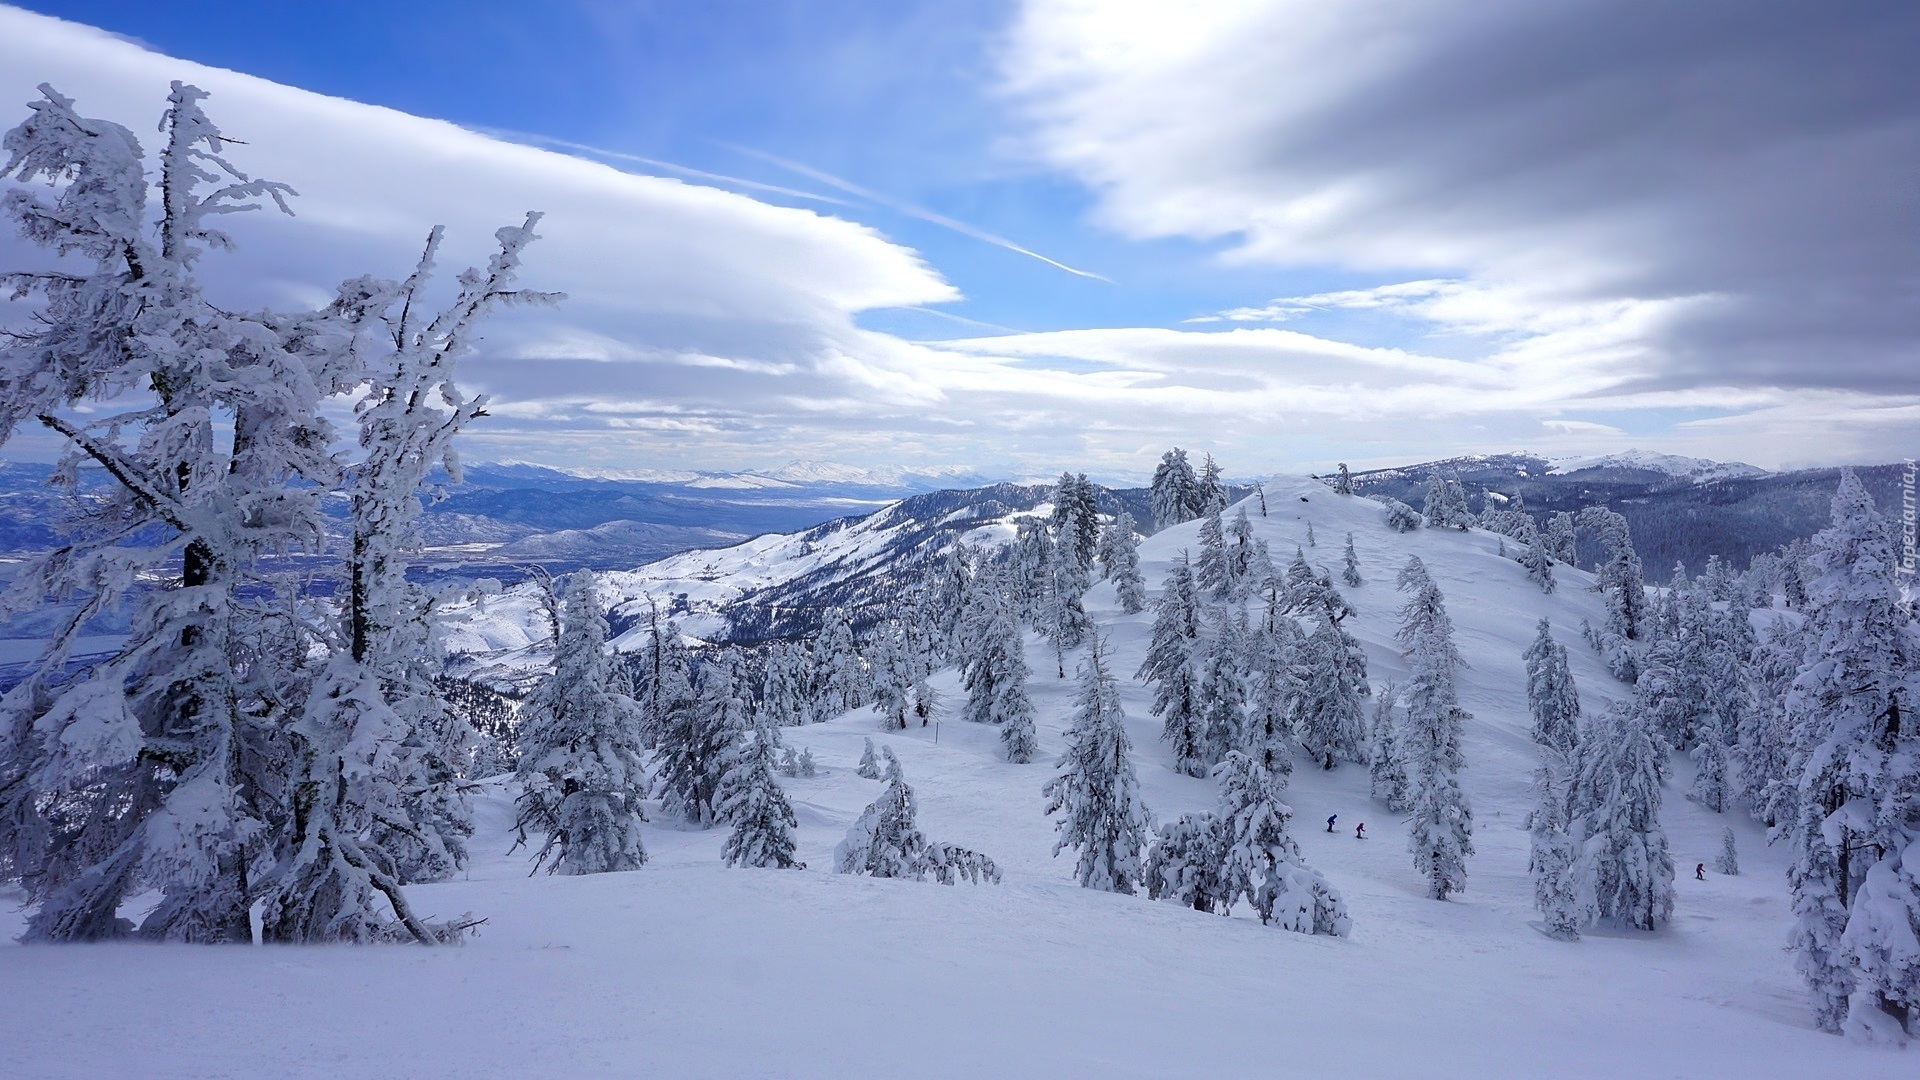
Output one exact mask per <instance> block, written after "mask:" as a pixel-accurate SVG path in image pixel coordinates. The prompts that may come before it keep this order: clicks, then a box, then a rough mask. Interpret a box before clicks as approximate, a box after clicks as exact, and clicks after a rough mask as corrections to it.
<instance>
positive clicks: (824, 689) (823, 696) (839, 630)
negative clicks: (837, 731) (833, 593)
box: [813, 607, 873, 720]
mask: <svg viewBox="0 0 1920 1080" xmlns="http://www.w3.org/2000/svg"><path fill="white" fill-rule="evenodd" d="M813 662H814V671H813V686H814V693H815V695H816V706H815V710H814V715H815V716H816V717H817V718H818V719H821V720H825V719H827V718H829V717H834V716H838V715H840V714H841V713H843V712H847V711H849V710H851V709H858V708H860V707H861V706H863V705H865V704H867V703H868V702H869V701H872V700H873V682H872V679H871V677H870V676H869V675H868V674H867V667H866V663H865V661H864V660H862V659H861V657H860V650H859V647H858V646H856V645H855V644H854V641H853V620H852V618H851V617H850V616H849V615H848V613H847V610H846V609H845V608H840V607H835V608H830V609H828V611H827V613H826V617H825V621H824V623H823V624H822V626H821V628H820V638H819V640H818V641H817V642H815V643H814V647H813Z"/></svg>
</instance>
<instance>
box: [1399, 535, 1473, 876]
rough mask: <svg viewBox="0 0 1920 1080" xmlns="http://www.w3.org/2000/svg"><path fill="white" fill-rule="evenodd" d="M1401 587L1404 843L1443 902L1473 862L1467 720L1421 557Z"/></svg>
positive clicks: (1442, 614)
mask: <svg viewBox="0 0 1920 1080" xmlns="http://www.w3.org/2000/svg"><path fill="white" fill-rule="evenodd" d="M1398 584H1399V587H1400V589H1401V590H1402V591H1404V592H1406V593H1407V594H1408V599H1407V603H1406V606H1405V607H1403V608H1402V609H1401V616H1400V632H1399V634H1400V643H1401V645H1402V646H1403V647H1404V648H1405V649H1406V650H1407V658H1408V660H1409V662H1410V664H1411V666H1412V668H1413V676H1412V680H1411V681H1410V682H1409V684H1408V687H1407V718H1406V724H1405V726H1404V728H1403V730H1402V741H1401V752H1402V754H1403V755H1404V757H1405V760H1406V762H1407V773H1408V776H1407V780H1408V793H1407V802H1408V806H1409V807H1410V810H1411V822H1410V824H1409V828H1408V830H1407V841H1408V846H1409V848H1410V849H1411V850H1412V852H1413V863H1414V867H1415V869H1417V870H1419V871H1420V873H1421V874H1422V875H1424V876H1425V877H1426V879H1427V895H1428V896H1430V897H1432V898H1433V899H1435V900H1445V899H1446V898H1447V897H1448V896H1450V895H1452V894H1453V893H1455V892H1459V891H1460V890H1462V889H1464V888H1466V883H1467V868H1466V860H1467V857H1468V856H1470V855H1472V854H1473V811H1472V809H1471V808H1470V807H1469V806H1468V805H1467V797H1466V795H1465V793H1464V792H1462V791H1461V790H1460V781H1459V771H1460V769H1461V767H1462V766H1463V765H1464V764H1465V757H1464V755H1463V754H1462V753H1461V749H1460V734H1461V727H1462V724H1463V723H1464V722H1465V721H1466V720H1467V719H1468V713H1467V711H1466V710H1465V709H1462V708H1461V707H1460V704H1459V701H1458V700H1457V698H1456V696H1455V690H1454V670H1455V669H1456V668H1457V667H1458V666H1459V665H1460V664H1461V662H1462V661H1461V659H1460V654H1459V651H1458V650H1457V649H1456V648H1455V647H1454V644H1453V623H1452V620H1451V619H1449V618H1448V617H1447V612H1446V607H1445V605H1444V603H1443V600H1442V598H1441V595H1440V589H1439V587H1438V586H1436V585H1434V583H1433V579H1432V578H1431V577H1429V576H1428V575H1427V569H1426V567H1425V566H1424V565H1423V564H1422V563H1421V562H1420V559H1419V557H1418V556H1414V557H1411V558H1409V559H1408V560H1407V565H1406V568H1405V569H1403V570H1401V571H1400V576H1399V580H1398Z"/></svg>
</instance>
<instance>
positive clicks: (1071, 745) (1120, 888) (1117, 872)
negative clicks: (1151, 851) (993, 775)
mask: <svg viewBox="0 0 1920 1080" xmlns="http://www.w3.org/2000/svg"><path fill="white" fill-rule="evenodd" d="M1123 721H1124V714H1122V712H1121V711H1120V688H1119V687H1118V686H1117V685H1116V684H1115V682H1114V678H1113V674H1112V672H1110V671H1109V670H1108V668H1107V651H1106V643H1105V642H1103V641H1102V640H1101V639H1100V637H1099V636H1098V635H1095V636H1094V638H1093V640H1092V642H1091V643H1090V644H1089V646H1088V648H1087V655H1086V658H1085V659H1083V660H1082V661H1081V662H1080V689H1079V693H1078V694H1076V695H1075V697H1074V709H1073V720H1072V723H1071V724H1070V726H1069V727H1068V729H1067V751H1066V753H1064V754H1062V755H1061V756H1060V762H1059V769H1060V771H1059V773H1058V774H1057V775H1056V776H1055V777H1054V778H1053V779H1052V780H1049V781H1047V784H1046V787H1045V788H1044V789H1042V794H1044V795H1046V797H1047V811H1046V812H1047V815H1048V816H1050V817H1051V816H1052V815H1054V814H1059V815H1061V817H1060V820H1059V821H1058V822H1056V823H1055V828H1056V830H1057V831H1058V832H1059V837H1058V839H1056V840H1055V841H1054V845H1053V853H1054V855H1055V856H1058V855H1059V854H1060V852H1061V850H1062V849H1065V848H1069V847H1071V848H1074V849H1076V850H1077V851H1078V852H1079V860H1078V865H1077V866H1076V868H1075V871H1074V873H1075V876H1076V877H1077V878H1078V879H1079V881H1080V884H1081V886H1082V887H1084V888H1089V889H1099V890H1102V891H1104V892H1117V893H1128V894H1131V893H1132V892H1133V891H1134V888H1135V886H1136V884H1137V883H1138V882H1139V881H1140V879H1141V866H1140V850H1141V848H1143V847H1145V846H1146V840H1147V833H1148V830H1149V829H1150V828H1151V825H1150V821H1151V818H1150V816H1149V814H1148V812H1147V807H1146V804H1144V803H1142V802H1141V801H1140V794H1139V789H1140V782H1139V780H1138V778H1137V777H1136V776H1135V774H1134V771H1133V761H1132V760H1131V754H1132V752H1133V745H1132V741H1131V740H1130V739H1128V738H1127V728H1126V725H1125V723H1124V722H1123Z"/></svg>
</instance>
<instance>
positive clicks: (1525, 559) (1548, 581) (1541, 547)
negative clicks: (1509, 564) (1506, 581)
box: [1520, 524, 1554, 596]
mask: <svg viewBox="0 0 1920 1080" xmlns="http://www.w3.org/2000/svg"><path fill="white" fill-rule="evenodd" d="M1523 535H1524V539H1525V540H1526V542H1527V550H1526V551H1525V552H1524V553H1522V554H1521V556H1520V565H1521V566H1524V567H1526V569H1527V580H1528V581H1531V582H1533V583H1534V584H1535V585H1538V586H1540V591H1541V592H1543V593H1546V594H1547V595H1549V596H1551V595H1553V590H1554V580H1553V556H1552V554H1550V553H1549V552H1548V551H1547V538H1546V537H1545V536H1542V535H1541V534H1540V530H1539V529H1536V528H1534V527H1533V526H1532V525H1531V524H1529V525H1527V527H1526V528H1525V530H1523Z"/></svg>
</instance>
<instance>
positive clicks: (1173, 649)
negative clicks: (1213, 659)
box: [1134, 554, 1210, 776]
mask: <svg viewBox="0 0 1920 1080" xmlns="http://www.w3.org/2000/svg"><path fill="white" fill-rule="evenodd" d="M1199 649H1200V598H1199V596H1198V595H1197V594H1196V592H1195V590H1194V583H1193V574H1192V572H1191V571H1189V570H1188V569H1187V561H1186V557H1185V556H1184V554H1183V555H1182V557H1181V558H1179V559H1176V560H1174V563H1173V566H1172V567H1170V568H1169V569H1168V570H1167V581H1166V584H1165V585H1163V586H1162V587H1161V589H1160V598H1159V599H1158V600H1157V601H1155V602H1154V618H1153V637H1152V639H1151V640H1150V641H1149V643H1148V645H1147V655H1146V658H1145V659H1144V660H1143V661H1142V662H1141V664H1140V670H1139V671H1138V672H1136V673H1135V674H1134V678H1136V679H1139V680H1141V681H1142V682H1146V683H1151V684H1152V685H1153V715H1155V716H1157V717H1159V718H1160V720H1161V723H1162V727H1161V731H1160V737H1161V739H1163V740H1165V741H1166V742H1167V744H1168V745H1169V746H1171V747H1172V748H1173V767H1174V770H1175V771H1177V772H1182V773H1185V774H1187V775H1188V776H1205V775H1207V769H1208V768H1209V764H1210V763H1209V762H1208V760H1207V740H1206V725H1205V723H1204V721H1203V720H1202V719H1201V715H1200V713H1201V707H1202V705H1201V702H1202V699H1201V695H1200V671H1199V658H1198V653H1199Z"/></svg>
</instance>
